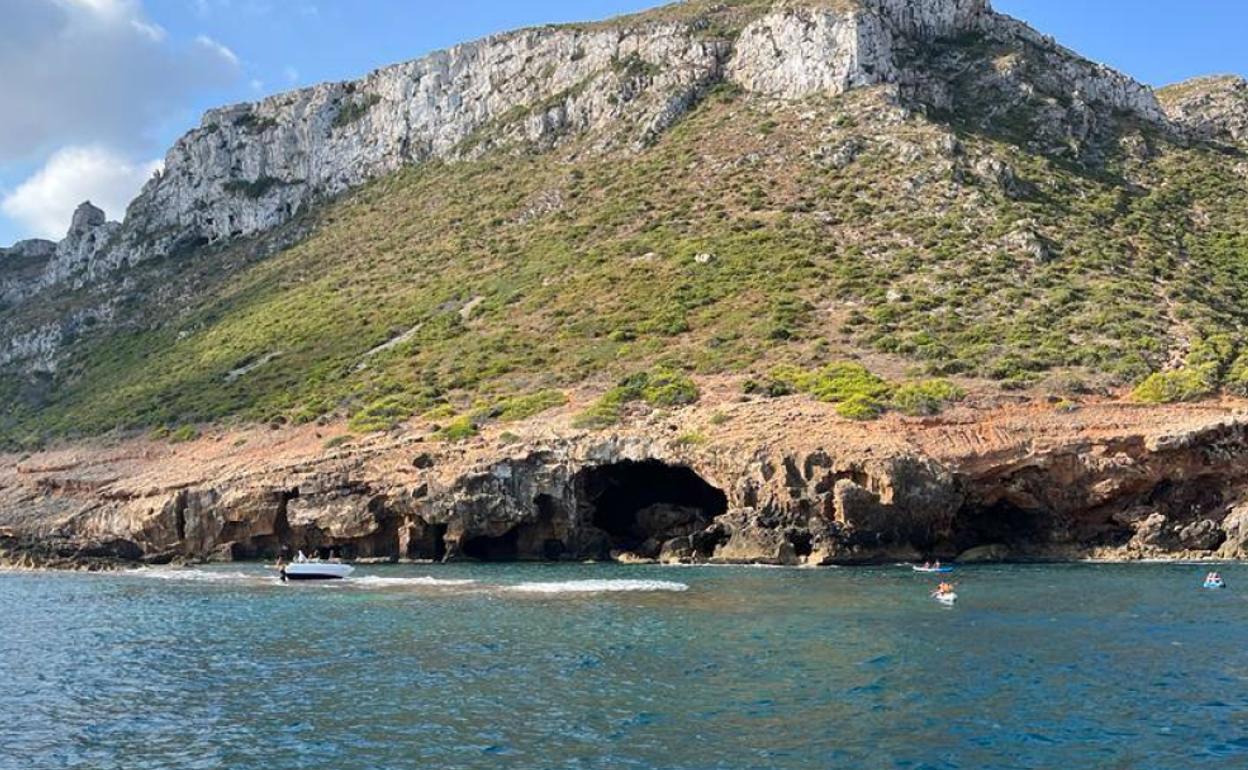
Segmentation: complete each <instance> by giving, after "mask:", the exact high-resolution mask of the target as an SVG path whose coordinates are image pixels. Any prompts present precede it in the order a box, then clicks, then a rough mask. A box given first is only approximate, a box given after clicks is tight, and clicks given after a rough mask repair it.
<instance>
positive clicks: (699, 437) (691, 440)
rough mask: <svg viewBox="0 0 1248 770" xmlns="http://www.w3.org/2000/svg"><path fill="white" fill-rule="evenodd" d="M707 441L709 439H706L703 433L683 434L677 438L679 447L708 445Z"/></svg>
mask: <svg viewBox="0 0 1248 770" xmlns="http://www.w3.org/2000/svg"><path fill="white" fill-rule="evenodd" d="M707 441H709V439H708V438H707V437H706V435H705V434H703V433H699V432H698V431H692V432H690V433H682V434H681V435H679V436H677V437H676V445H677V446H700V445H702V444H705V443H707Z"/></svg>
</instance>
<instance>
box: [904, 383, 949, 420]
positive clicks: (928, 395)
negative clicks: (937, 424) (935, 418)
mask: <svg viewBox="0 0 1248 770" xmlns="http://www.w3.org/2000/svg"><path fill="white" fill-rule="evenodd" d="M963 398H966V391H964V390H962V388H959V387H958V386H957V385H954V384H953V383H952V382H950V381H949V380H920V381H917V382H907V383H904V384H903V385H901V386H900V387H898V388H897V390H896V391H895V392H894V393H893V398H892V402H891V403H892V407H893V408H894V409H896V410H897V411H899V412H901V413H902V414H908V415H910V416H911V417H922V416H927V415H933V414H940V412H941V411H942V410H943V409H944V408H945V405H946V404H948V403H950V402H953V401H961V400H962V399H963Z"/></svg>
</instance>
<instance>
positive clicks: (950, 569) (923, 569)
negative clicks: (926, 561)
mask: <svg viewBox="0 0 1248 770" xmlns="http://www.w3.org/2000/svg"><path fill="white" fill-rule="evenodd" d="M910 569H912V570H914V571H915V572H927V573H933V574H937V575H947V574H949V573H950V572H953V567H948V566H944V567H931V566H928V567H920V566H919V565H917V564H916V565H914V566H912V567H911V568H910Z"/></svg>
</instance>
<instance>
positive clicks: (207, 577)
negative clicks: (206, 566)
mask: <svg viewBox="0 0 1248 770" xmlns="http://www.w3.org/2000/svg"><path fill="white" fill-rule="evenodd" d="M122 574H125V575H133V576H134V577H142V578H153V579H155V580H184V581H188V582H193V583H228V582H235V581H240V580H266V579H272V578H275V577H276V575H272V576H270V575H261V574H256V573H254V572H253V573H247V572H214V571H210V570H202V569H136V570H129V571H127V572H124V573H122Z"/></svg>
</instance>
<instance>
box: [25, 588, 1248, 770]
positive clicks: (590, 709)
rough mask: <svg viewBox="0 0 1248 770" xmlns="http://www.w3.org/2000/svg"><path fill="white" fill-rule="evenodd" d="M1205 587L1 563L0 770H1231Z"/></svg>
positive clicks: (1226, 703)
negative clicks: (338, 579) (16, 567)
mask: <svg viewBox="0 0 1248 770" xmlns="http://www.w3.org/2000/svg"><path fill="white" fill-rule="evenodd" d="M1204 570H1205V568H1203V567H1199V566H1191V565H1187V566H1184V565H1123V566H1109V565H1104V566H1100V565H1077V566H1074V565H1072V566H1043V567H984V568H975V569H967V570H963V571H961V572H960V573H959V575H958V579H959V580H960V581H961V586H960V589H959V590H960V593H961V596H962V600H961V601H960V602H959V605H958V606H957V607H956V608H954V609H951V610H950V609H944V608H941V607H939V606H937V605H935V603H933V602H931V601H930V600H929V599H927V596H926V591H927V589H928V588H929V587H930V586H931V585H932V583H933V582H934V581H933V579H932V576H924V575H915V574H913V573H911V572H910V571H909V570H908V569H905V568H880V569H861V570H851V569H831V570H818V571H814V570H780V569H751V568H658V567H617V566H587V565H585V566H582V565H577V566H568V565H562V566H560V565H473V566H448V567H442V566H438V567H419V566H394V567H365V568H361V569H360V570H359V572H358V573H357V575H360V576H361V579H359V580H353V581H350V582H349V583H345V584H338V585H308V584H298V585H287V586H283V585H280V584H278V583H277V582H276V581H274V580H272V578H271V577H269V575H268V573H266V572H265V571H264V570H263V569H261V568H259V567H238V566H228V567H223V568H212V569H204V570H195V571H190V572H179V573H169V572H160V571H153V572H148V573H143V574H126V575H74V574H0V664H2V667H3V673H4V681H3V685H2V686H0V768H3V770H10V768H12V770H19V769H20V770H43V769H45V768H49V769H50V768H93V769H99V770H105V769H109V768H118V769H121V768H125V769H126V770H142V769H144V768H229V769H230V770H250V769H251V768H266V769H274V770H277V769H285V768H325V769H326V770H329V769H334V770H354V769H356V768H358V769H359V770H365V769H366V768H367V769H369V770H377V769H382V768H386V769H391V768H409V767H410V768H417V767H420V768H526V769H536V768H654V769H656V770H658V769H662V770H683V769H685V768H689V769H691V770H692V769H693V768H699V769H701V768H708V769H709V768H724V769H729V768H731V769H733V770H735V769H736V768H778V769H780V768H863V769H864V770H866V769H868V768H869V769H870V770H878V769H879V768H908V769H911V770H921V769H922V770H937V769H943V768H975V769H976V770H990V769H994V768H1000V769H1001V770H1005V769H1006V768H1009V769H1010V770H1018V769H1019V768H1044V769H1045V770H1052V769H1053V768H1071V769H1072V770H1073V769H1074V768H1080V769H1084V768H1131V769H1132V770H1153V769H1157V770H1160V769H1162V768H1165V769H1166V770H1170V769H1173V770H1191V769H1193V768H1206V767H1207V768H1231V767H1248V646H1245V643H1244V642H1245V640H1248V568H1241V567H1233V568H1225V569H1223V570H1222V571H1223V574H1225V575H1226V577H1227V579H1228V582H1229V583H1230V586H1231V587H1230V589H1229V590H1227V591H1223V592H1209V591H1202V590H1201V589H1200V580H1201V577H1202V576H1203V574H1204ZM1241 587H1242V589H1243V591H1242V592H1241V591H1240V588H1241Z"/></svg>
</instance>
